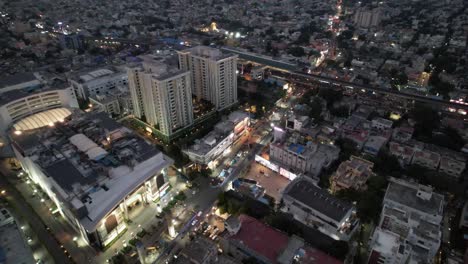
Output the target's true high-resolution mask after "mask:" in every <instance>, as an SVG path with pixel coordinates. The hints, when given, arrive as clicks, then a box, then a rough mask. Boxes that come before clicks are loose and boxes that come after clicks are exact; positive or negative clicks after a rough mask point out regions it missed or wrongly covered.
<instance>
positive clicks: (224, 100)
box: [178, 46, 237, 110]
mask: <svg viewBox="0 0 468 264" xmlns="http://www.w3.org/2000/svg"><path fill="white" fill-rule="evenodd" d="M178 54H179V67H180V69H181V70H184V71H190V72H191V77H192V93H193V94H194V95H195V96H196V97H197V99H198V100H206V101H209V102H211V103H212V104H213V105H214V106H215V108H216V110H222V109H225V108H227V107H229V106H231V105H233V104H235V103H237V74H236V70H237V55H230V54H225V53H222V52H221V51H220V50H218V49H214V48H210V47H205V46H197V47H194V48H190V49H186V50H183V51H178Z"/></svg>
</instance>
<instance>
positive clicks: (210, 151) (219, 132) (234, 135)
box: [184, 111, 250, 168]
mask: <svg viewBox="0 0 468 264" xmlns="http://www.w3.org/2000/svg"><path fill="white" fill-rule="evenodd" d="M249 125H250V118H249V115H248V114H247V113H244V112H240V111H235V112H232V113H231V114H229V116H228V118H227V120H224V121H221V122H219V123H218V124H216V125H215V128H214V130H213V131H211V132H210V133H208V134H207V135H206V136H205V137H203V138H202V139H197V140H195V144H193V145H191V146H190V147H188V148H187V149H185V150H184V153H185V154H187V156H188V157H189V159H190V160H191V161H193V162H196V163H198V164H204V165H207V166H208V167H210V168H211V167H214V166H215V165H216V163H217V159H218V158H220V157H222V156H223V154H224V153H226V154H227V153H228V152H229V151H230V147H231V146H232V144H233V143H234V142H236V140H237V139H239V138H240V137H241V136H242V135H243V134H244V133H246V132H247V128H248V126H249Z"/></svg>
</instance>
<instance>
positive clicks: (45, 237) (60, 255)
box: [0, 173, 74, 264]
mask: <svg viewBox="0 0 468 264" xmlns="http://www.w3.org/2000/svg"><path fill="white" fill-rule="evenodd" d="M6 177H7V176H5V175H4V174H3V173H0V187H1V188H2V190H5V194H6V199H7V201H8V203H9V204H10V205H11V206H12V207H13V208H14V209H15V210H16V211H17V212H18V213H19V214H20V215H21V216H22V217H23V218H24V219H26V220H27V221H28V222H29V224H30V227H31V228H32V229H33V231H34V232H35V233H36V235H37V236H38V238H39V240H40V241H41V243H42V244H43V245H44V246H45V247H46V249H47V251H48V252H49V254H50V255H52V257H53V258H54V260H55V263H63V264H72V263H74V262H73V261H72V260H71V259H69V258H68V257H67V256H66V255H65V254H64V251H63V249H62V248H61V247H60V245H59V243H58V242H57V240H55V239H54V238H53V237H52V236H53V235H52V234H51V233H49V232H48V231H47V230H46V227H45V226H44V224H42V220H41V218H40V217H39V216H38V215H37V214H36V212H35V211H34V210H33V209H32V208H31V206H30V205H29V204H28V203H27V202H26V200H25V199H24V198H23V196H22V195H21V194H20V193H18V191H17V190H16V188H15V187H14V186H13V185H12V184H11V183H10V182H9V181H8V180H7V178H6Z"/></svg>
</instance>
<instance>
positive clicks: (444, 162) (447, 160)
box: [440, 156, 466, 171]
mask: <svg viewBox="0 0 468 264" xmlns="http://www.w3.org/2000/svg"><path fill="white" fill-rule="evenodd" d="M465 166H466V162H465V161H460V160H456V159H452V158H451V157H447V156H442V157H441V158H440V167H444V168H448V167H458V168H459V169H460V171H463V170H464V169H465Z"/></svg>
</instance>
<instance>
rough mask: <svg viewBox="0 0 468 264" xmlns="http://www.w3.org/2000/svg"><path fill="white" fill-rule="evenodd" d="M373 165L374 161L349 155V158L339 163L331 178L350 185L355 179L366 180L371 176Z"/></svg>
mask: <svg viewBox="0 0 468 264" xmlns="http://www.w3.org/2000/svg"><path fill="white" fill-rule="evenodd" d="M373 167H374V163H372V162H370V161H368V160H365V159H361V158H359V157H356V156H351V158H350V159H349V160H347V161H344V162H342V163H341V164H340V166H339V167H338V169H337V170H336V172H335V174H334V175H333V178H334V179H335V180H337V181H340V182H343V183H346V184H347V185H352V184H353V183H355V182H356V181H366V180H367V179H368V178H369V177H371V176H373V175H374V173H373V172H372V168H373Z"/></svg>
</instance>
